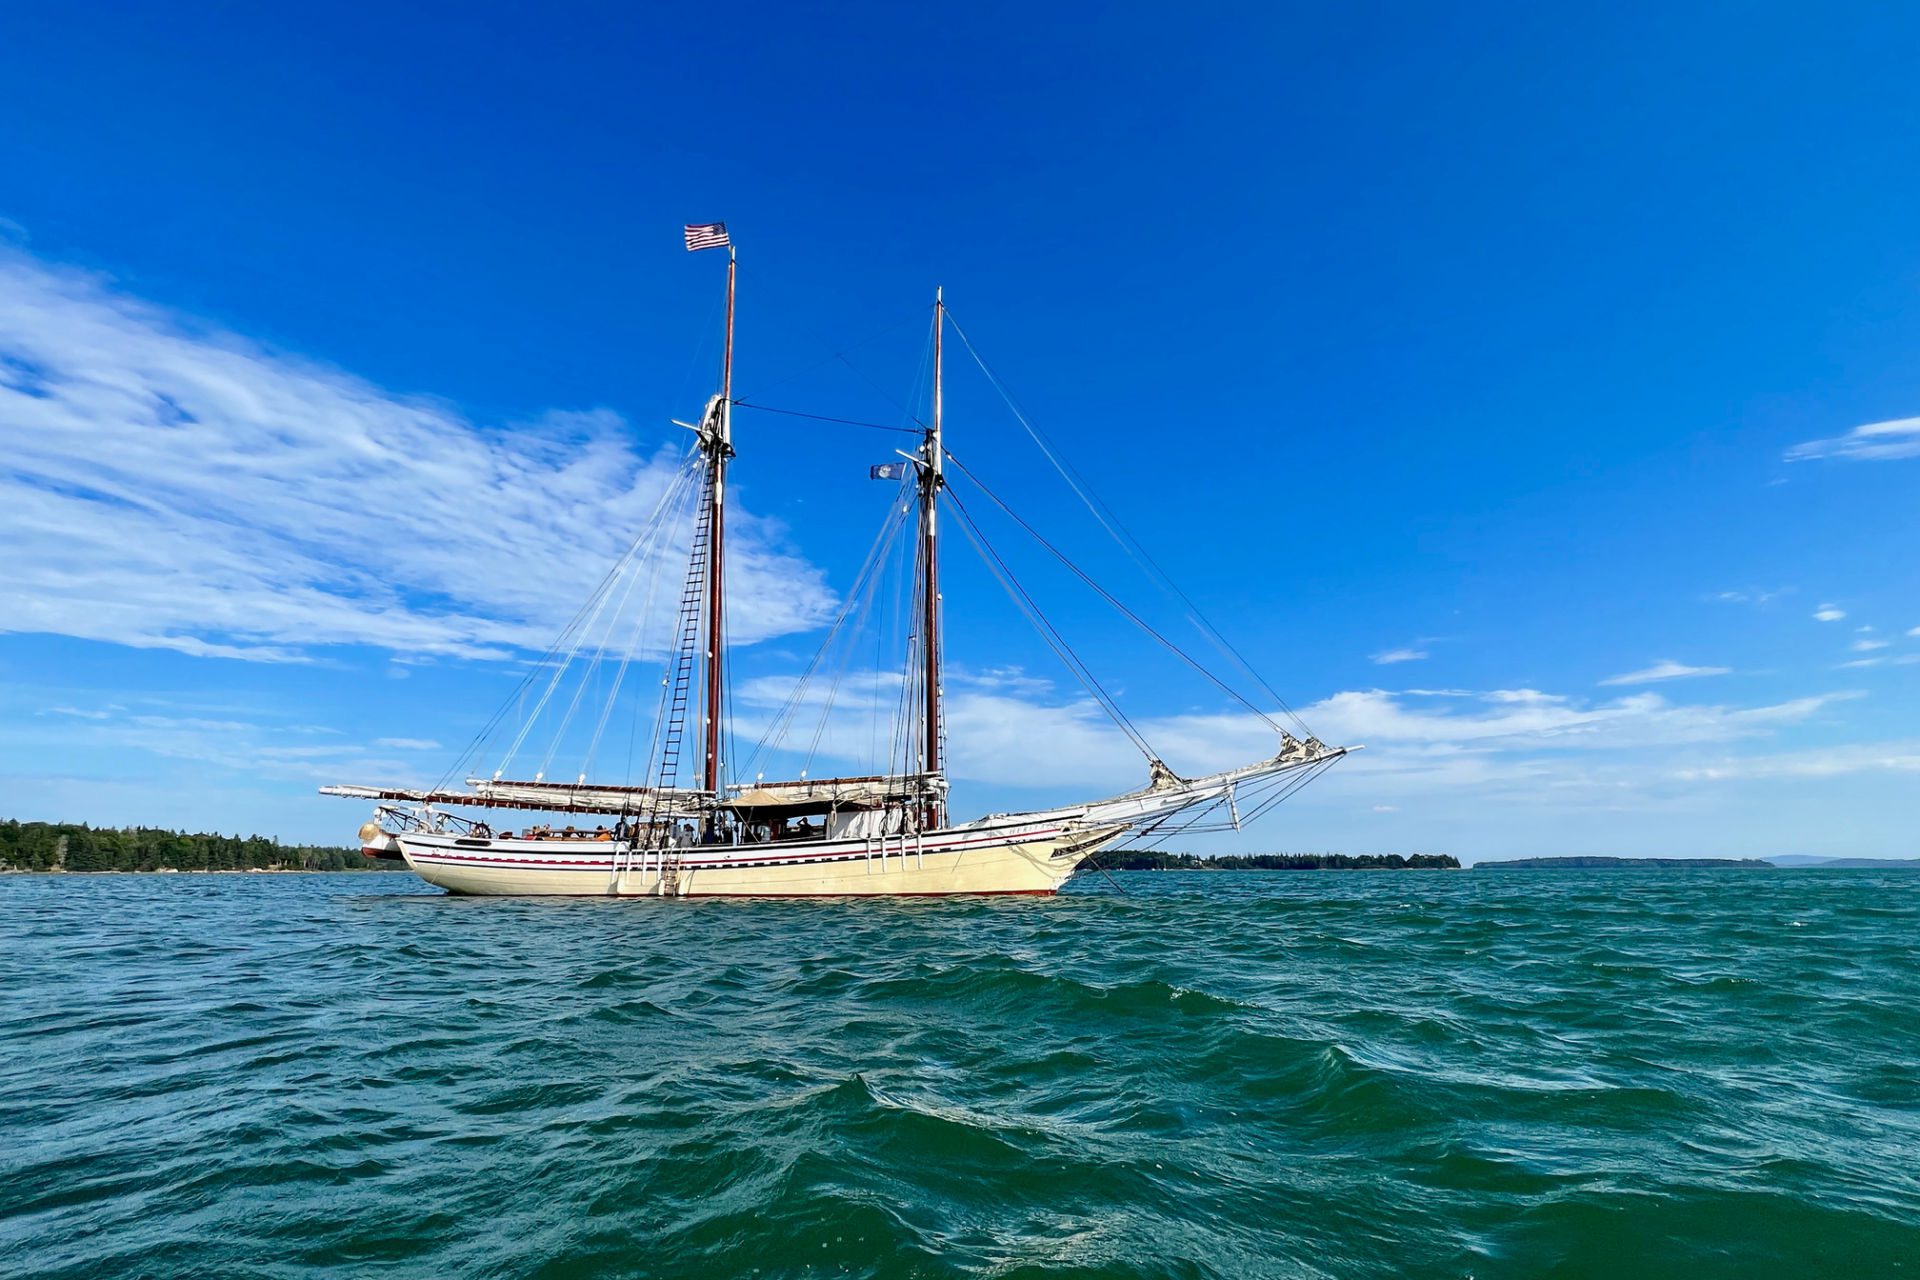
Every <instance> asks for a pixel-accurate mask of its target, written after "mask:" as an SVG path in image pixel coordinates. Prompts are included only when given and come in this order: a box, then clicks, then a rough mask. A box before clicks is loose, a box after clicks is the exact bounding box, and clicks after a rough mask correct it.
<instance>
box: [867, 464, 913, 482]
mask: <svg viewBox="0 0 1920 1280" xmlns="http://www.w3.org/2000/svg"><path fill="white" fill-rule="evenodd" d="M906 474H907V464H906V463H904V462H882V463H879V464H878V465H876V466H874V467H871V468H869V469H868V471H867V476H868V478H869V479H872V480H898V479H901V478H902V477H903V476H905V475H906Z"/></svg>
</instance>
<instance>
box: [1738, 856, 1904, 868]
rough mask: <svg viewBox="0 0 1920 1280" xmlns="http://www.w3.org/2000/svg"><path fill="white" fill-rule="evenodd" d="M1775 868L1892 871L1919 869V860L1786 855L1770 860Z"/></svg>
mask: <svg viewBox="0 0 1920 1280" xmlns="http://www.w3.org/2000/svg"><path fill="white" fill-rule="evenodd" d="M1770 861H1771V862H1772V863H1773V865H1774V866H1776V867H1833V868H1836V869H1841V870H1852V871H1892V870H1894V869H1896V868H1900V867H1905V868H1907V869H1909V870H1912V869H1916V868H1920V858H1820V857H1815V856H1814V855H1813V854H1810V853H1788V854H1782V855H1781V856H1780V857H1778V858H1773V859H1770Z"/></svg>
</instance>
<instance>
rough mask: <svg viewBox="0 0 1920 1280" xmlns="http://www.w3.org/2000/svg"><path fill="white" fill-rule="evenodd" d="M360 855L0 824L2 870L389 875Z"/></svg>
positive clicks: (242, 839)
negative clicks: (379, 873)
mask: <svg viewBox="0 0 1920 1280" xmlns="http://www.w3.org/2000/svg"><path fill="white" fill-rule="evenodd" d="M399 868H400V864H399V863H396V862H376V861H374V860H373V859H370V858H364V857H362V856H361V855H360V851H359V850H358V849H347V848H341V847H338V846H334V845H311V844H301V845H286V844H281V843H280V842H279V841H277V840H272V839H269V838H268V837H266V836H239V835H232V836H223V835H220V834H218V833H217V832H208V831H193V832H188V831H170V830H166V829H164V828H160V827H92V826H88V825H87V824H86V823H83V822H81V823H70V822H19V821H16V820H14V819H11V818H9V819H7V820H6V821H5V822H0V871H74V872H89V871H389V870H398V869H399Z"/></svg>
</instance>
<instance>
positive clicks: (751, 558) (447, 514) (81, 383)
mask: <svg viewBox="0 0 1920 1280" xmlns="http://www.w3.org/2000/svg"><path fill="white" fill-rule="evenodd" d="M0 430H4V432H5V434H6V438H7V448H6V450H5V451H4V453H3V454H0V507H4V508H5V509H6V511H7V513H8V518H7V520H6V521H5V523H4V525H0V597H4V598H5V599H6V600H7V601H8V603H9V607H8V608H7V609H6V610H5V611H4V612H0V630H5V631H17V632H28V631H32V632H46V633H51V634H56V635H65V636H74V637H78V638H82V639H89V640H100V641H107V642H111V643H116V644H123V645H131V646H136V647H142V648H163V649H172V650H176V651H178V652H181V653H187V654H193V655H198V656H206V657H223V658H243V659H248V660H252V661H256V662H298V661H305V660H308V659H309V658H310V657H311V656H312V654H313V651H314V649H315V648H316V647H320V646H328V645H347V644H358V645H370V646H374V647H377V648H384V649H387V650H391V651H393V652H394V653H396V654H400V655H422V654H438V655H448V656H460V657H469V658H499V657H504V656H507V655H509V654H511V653H513V652H515V651H518V650H525V649H535V648H539V647H542V646H544V645H545V644H546V643H547V642H548V641H550V640H551V639H552V637H553V635H554V633H555V632H557V631H558V630H559V629H560V627H561V626H562V624H564V622H565V621H566V619H567V618H568V617H569V616H570V615H571V614H572V613H573V611H574V609H575V608H576V607H577V606H578V604H579V602H580V601H581V600H582V599H584V598H586V597H587V596H588V595H589V593H590V592H591V591H592V590H593V588H594V585H595V584H596V583H597V582H599V581H600V578H601V575H602V574H604V573H605V572H606V571H607V569H608V568H609V566H611V565H612V564H613V563H614V562H615V561H616V560H617V559H618V558H619V556H620V555H621V554H622V552H624V551H625V549H626V547H627V544H628V542H629V540H630V539H631V538H632V537H633V535H634V533H635V532H637V530H638V528H639V526H640V525H641V524H642V523H643V522H644V521H645V519H646V517H647V515H648V514H649V513H650V512H651V511H652V510H653V508H654V507H655V505H656V504H657V503H658V502H659V501H660V499H661V498H662V496H663V495H664V494H665V493H666V491H667V488H668V485H669V484H670V482H671V480H672V478H673V476H674V474H675V473H676V471H677V469H678V467H679V464H680V459H679V457H678V456H677V455H675V454H673V453H671V452H669V451H667V450H664V449H663V450H660V451H656V452H645V451H642V450H639V449H637V448H636V447H635V446H634V445H633V444H632V442H631V439H630V435H631V433H630V432H629V431H628V430H627V429H626V427H625V424H624V423H623V422H622V421H621V419H620V418H619V417H618V416H617V415H615V414H613V413H610V412H607V411H605V410H591V411H587V412H554V413H549V414H546V415H544V416H542V417H540V418H539V419H538V420H536V421H533V422H525V423H502V424H492V425H489V424H481V423H476V422H473V421H470V420H469V419H467V418H466V417H465V416H463V415H462V414H461V413H459V412H458V411H457V410H455V409H453V408H452V407H450V406H448V405H446V404H443V403H440V402H437V401H434V400H431V399H427V398H424V397H418V396H403V395H397V394H394V393H392V392H388V391H386V390H383V389H382V388H379V387H376V386H373V385H371V384H369V383H367V382H365V381H363V380H361V379H358V378H355V377H353V376H352V375H350V374H347V373H343V372H340V371H338V370H334V369H329V368H325V367H322V366H319V365H316V364H313V363H311V362H307V361H303V360H300V359H298V358H295V357H292V356H289V355H286V354H283V353H279V352H275V351H271V350H269V349H267V348H264V347H262V346H260V345H258V344H256V343H252V342H249V341H247V340H246V339H244V338H241V337H238V336H236V335H234V334H231V333H225V332H220V331H213V330H208V329H206V328H204V327H202V326H197V325H195V324H194V323H193V322H191V321H190V320H189V319H188V318H186V317H183V316H180V315H177V314H175V313H173V312H170V311H168V310H166V309H164V308H161V307H157V306H154V305H152V304H149V303H147V302H144V301H142V300H140V299H138V298H135V297H132V296H130V295H128V294H127V293H125V292H124V291H122V290H120V289H118V288H116V287H115V286H114V285H113V284H112V283H111V282H110V281H108V280H106V279H103V278H102V277H100V276H97V275H92V274H87V273H83V272H78V271H72V270H67V269H63V268H59V267H54V266H50V265H48V264H46V263H44V262H42V261H40V260H38V259H35V258H33V257H31V256H29V255H27V254H26V253H24V252H22V251H19V250H16V249H8V248H4V247H0ZM729 516H730V518H729V524H728V528H729V532H730V533H732V534H733V535H734V537H733V538H732V539H730V545H729V552H730V555H729V565H728V572H729V576H730V581H731V584H732V586H733V588H734V591H735V593H736V595H735V599H736V601H737V603H738V605H739V608H738V610H737V612H736V613H735V615H734V628H735V630H734V638H735V639H736V640H738V641H741V642H747V643H750V642H752V641H754V640H758V639H764V638H767V637H770V636H776V635H781V634H786V633H791V632H795V631H801V630H806V629H809V628H811V627H812V626H814V625H816V624H817V623H819V622H820V621H822V620H823V619H824V618H825V616H826V615H827V613H828V611H829V606H830V605H831V603H832V596H831V593H830V592H829V590H828V589H827V587H826V585H825V580H824V577H823V575H822V574H821V572H820V571H819V570H818V569H817V568H816V567H814V566H813V565H811V564H809V563H807V562H806V561H804V560H802V559H800V558H798V557H797V556H795V555H793V554H792V553H790V552H789V551H787V550H785V549H784V547H783V546H782V531H781V530H780V528H779V527H778V526H777V525H775V524H771V523H768V522H766V521H760V520H756V519H754V518H753V516H752V515H751V514H750V513H747V512H730V513H729Z"/></svg>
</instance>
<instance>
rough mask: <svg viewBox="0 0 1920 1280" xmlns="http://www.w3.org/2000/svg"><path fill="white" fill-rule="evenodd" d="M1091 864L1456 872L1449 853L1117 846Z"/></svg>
mask: <svg viewBox="0 0 1920 1280" xmlns="http://www.w3.org/2000/svg"><path fill="white" fill-rule="evenodd" d="M1093 865H1095V866H1099V867H1105V868H1106V869H1107V870H1109V871H1458V870H1459V869H1460V860H1459V859H1458V858H1456V857H1454V856H1453V855H1452V854H1449V853H1413V854H1400V853H1240V854H1212V855H1207V856H1205V857H1203V856H1201V855H1199V854H1193V853H1161V852H1158V851H1156V850H1150V849H1120V850H1116V851H1114V852H1111V853H1103V854H1100V855H1099V856H1098V857H1096V858H1095V859H1094V860H1093Z"/></svg>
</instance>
